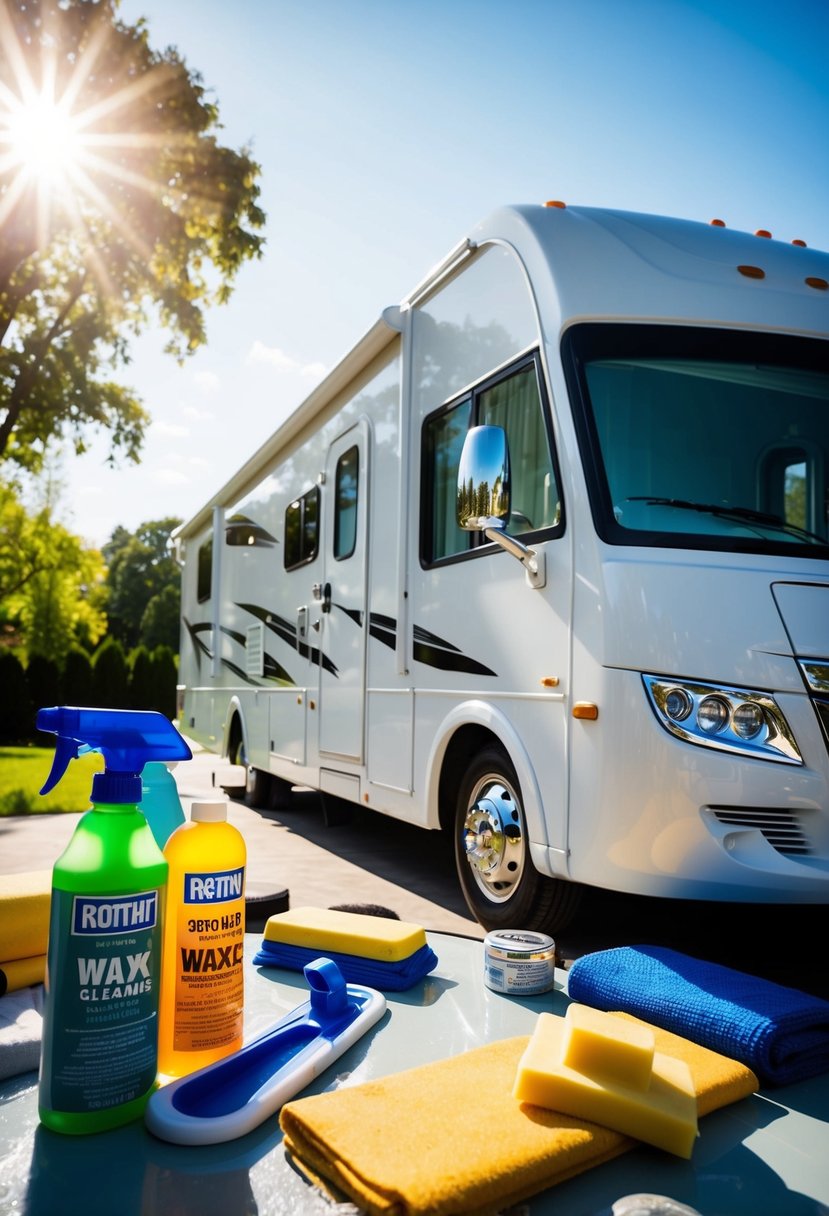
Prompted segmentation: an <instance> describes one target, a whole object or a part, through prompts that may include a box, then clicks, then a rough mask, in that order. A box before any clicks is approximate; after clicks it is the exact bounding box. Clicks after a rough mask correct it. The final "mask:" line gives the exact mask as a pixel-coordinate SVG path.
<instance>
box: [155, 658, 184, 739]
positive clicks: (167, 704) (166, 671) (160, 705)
mask: <svg viewBox="0 0 829 1216" xmlns="http://www.w3.org/2000/svg"><path fill="white" fill-rule="evenodd" d="M152 660H153V683H154V704H153V706H152V708H153V709H157V710H158V711H159V713H162V714H166V715H167V717H168V718H169V719H170V720H171V721H172V719H173V718H175V716H176V682H177V680H178V668H177V666H176V658H175V655H174V654H173V652H172V650H171V649H170V647H169V646H156V648H155V650H154V651H153V654H152Z"/></svg>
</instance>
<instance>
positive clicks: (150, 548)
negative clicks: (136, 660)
mask: <svg viewBox="0 0 829 1216" xmlns="http://www.w3.org/2000/svg"><path fill="white" fill-rule="evenodd" d="M180 523H181V520H180V519H176V518H173V517H170V518H167V519H153V520H148V521H147V522H146V523H143V524H140V525H139V526H138V528H137V529H136V531H135V532H134V533H133V532H128V531H127V529H126V528H122V527H118V528H116V529H115V531H114V532H113V534H112V536H111V537H110V539H109V541H108V542H107V543H106V544H105V545H104V548H103V554H104V560H105V561H106V563H107V567H108V571H109V573H108V576H107V584H108V587H109V599H108V602H107V613H108V616H109V631H110V633H111V634H112V635H113V636H114V637H117V638H119V639H120V640H121V641H122V642H123V644H124V646H126V647H127V648H128V649H130V648H132V647H133V646H136V645H138V643H139V642H144V643H145V644H146V645H148V646H155V645H158V643H159V642H169V641H170V638H169V634H168V635H167V636H163V637H153V639H152V641H150V640H149V639H148V638H145V637H144V636H143V630H142V622H143V619H144V615H145V612H146V611H147V609H148V606H149V605H150V603H151V602H152V601H153V600H154V599H155V597H156V596H160V595H161V594H162V593H163V592H164V591H165V589H166V588H168V587H170V588H172V589H173V590H172V600H171V602H168V603H167V605H166V607H167V613H168V617H167V620H168V630H169V617H170V614H171V613H174V614H175V621H176V627H175V634H174V636H173V639H172V641H173V645H174V646H175V647H176V649H178V613H179V599H180V595H179V584H180V581H181V571H180V570H179V567H178V565H177V563H176V561H175V559H174V558H173V556H172V553H171V552H170V549H169V548H168V541H169V539H170V533H171V532H172V531H173V529H174V528H175V527H176V525H177V524H180ZM162 608H163V606H159V611H161V609H162ZM150 624H154V621H153V616H152V615H151V617H150Z"/></svg>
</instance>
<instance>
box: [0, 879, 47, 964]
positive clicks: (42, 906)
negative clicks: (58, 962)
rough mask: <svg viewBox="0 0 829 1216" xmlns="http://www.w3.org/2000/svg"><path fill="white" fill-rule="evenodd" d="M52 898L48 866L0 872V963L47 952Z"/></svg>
mask: <svg viewBox="0 0 829 1216" xmlns="http://www.w3.org/2000/svg"><path fill="white" fill-rule="evenodd" d="M51 902H52V872H51V870H31V871H28V872H27V873H25V874H2V875H0V963H6V962H10V961H11V960H12V959H23V958H32V957H34V956H35V955H39V954H45V953H46V945H47V942H48V940H49V908H50V906H51Z"/></svg>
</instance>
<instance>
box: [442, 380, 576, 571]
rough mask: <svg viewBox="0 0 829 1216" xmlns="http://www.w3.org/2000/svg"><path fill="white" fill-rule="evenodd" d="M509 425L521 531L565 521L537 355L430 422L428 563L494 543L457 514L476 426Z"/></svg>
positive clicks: (515, 519) (514, 529)
mask: <svg viewBox="0 0 829 1216" xmlns="http://www.w3.org/2000/svg"><path fill="white" fill-rule="evenodd" d="M481 424H489V425H492V426H501V427H503V428H504V430H505V431H506V433H507V440H508V442H509V449H510V466H511V470H512V502H511V506H512V511H511V514H510V518H509V520H508V523H507V527H508V530H509V531H510V532H511V533H513V534H514V535H521V534H522V533H527V532H538V531H539V530H541V529H548V528H554V527H559V526H560V525H561V522H562V521H561V495H560V494H559V489H558V479H557V477H556V472H555V466H554V463H553V459H552V453H551V446H550V440H549V436H548V431H547V423H546V419H545V413H544V406H543V401H542V397H541V391H540V388H539V379H538V372H537V368H536V363H535V360H534V359H531V360H529V361H526V360H525V362H524V363H523V364H522V365H521V367H519V368H518V369H517V370H513V371H511V372H508V373H507V374H506V375H501V376H499V377H497V378H490V379H489V380H487V381H485V382H484V383H483V384H481V385H479V386H478V388H476V389H475V390H474V391H473V393H472V396H471V397H466V398H465V399H464V400H463V401H460V402H458V403H456V404H454V405H452V406H450V407H448V408H444V409H442V410H441V411H439V412H438V413H436V414H433V415H432V416H431V417H430V418H427V419H426V422H425V425H424V428H423V498H422V501H423V508H424V509H423V519H422V525H421V526H422V532H421V557H422V560H423V562H424V564H426V565H430V564H431V563H433V562H438V561H441V560H442V559H444V558H448V557H456V556H458V555H460V554H462V553H466V552H467V551H468V550H469V549H471V548H473V547H476V546H477V545H480V544H482V543H486V542H485V541H484V540H482V539H481V538H479V537H478V536H476V535H474V534H473V533H470V532H464V531H463V530H462V529H461V528H459V527H458V524H457V522H456V519H455V508H456V502H455V500H456V496H457V475H458V465H459V464H460V457H461V449H462V448H463V441H464V439H465V437H466V432H467V430H468V429H469V427H471V426H478V425H481Z"/></svg>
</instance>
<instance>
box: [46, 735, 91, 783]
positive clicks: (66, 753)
mask: <svg viewBox="0 0 829 1216" xmlns="http://www.w3.org/2000/svg"><path fill="white" fill-rule="evenodd" d="M82 750H83V751H90V750H91V749H90V748H88V747H84V746H83V745H82V744H80V743H78V741H77V739H64V738H62V737H61V736H60V735H58V742H57V746H56V748H55V758H54V760H53V761H52V768H51V770H50V772H49V776H48V777H47V778H46V782H45V784H44V786H43V788H42V789H41V791H40V792H41V794H48V793H49V791H50V790H53V789H54V788H55V786H56V785H57V783H58V782H59V781H60V779H61V777H62V776H63V774H64V773H65V772H66V770H67V768H68V767H69V761H70V760H77V758H78V756H79V755H80V754H81V751H82Z"/></svg>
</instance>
